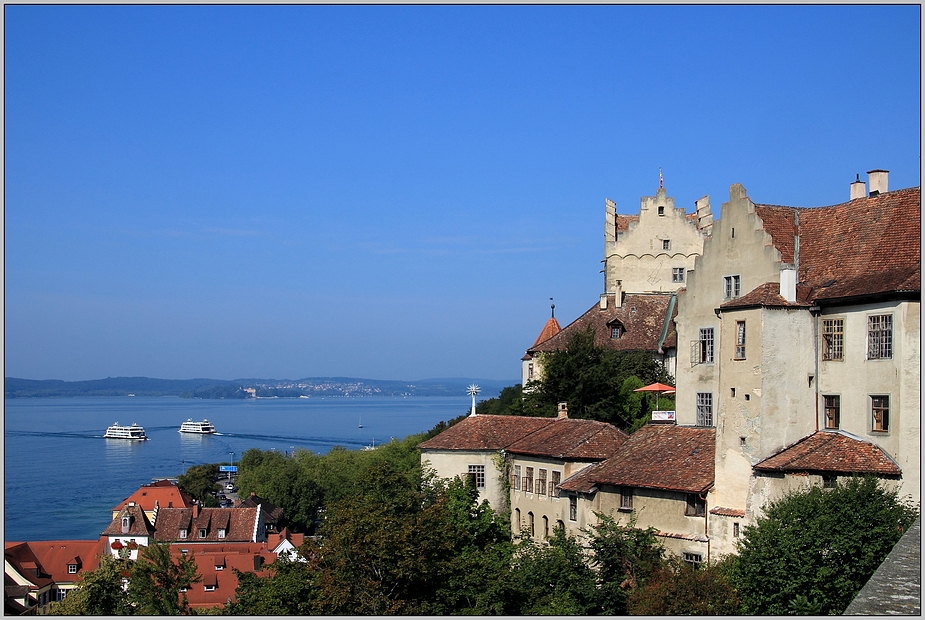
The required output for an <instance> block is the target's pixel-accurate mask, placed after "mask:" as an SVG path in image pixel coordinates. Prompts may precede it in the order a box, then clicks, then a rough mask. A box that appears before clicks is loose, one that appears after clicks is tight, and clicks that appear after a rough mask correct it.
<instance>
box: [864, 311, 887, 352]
mask: <svg viewBox="0 0 925 620" xmlns="http://www.w3.org/2000/svg"><path fill="white" fill-rule="evenodd" d="M891 357H893V315H892V314H878V315H876V316H869V317H867V359H869V360H884V359H890V358H891Z"/></svg>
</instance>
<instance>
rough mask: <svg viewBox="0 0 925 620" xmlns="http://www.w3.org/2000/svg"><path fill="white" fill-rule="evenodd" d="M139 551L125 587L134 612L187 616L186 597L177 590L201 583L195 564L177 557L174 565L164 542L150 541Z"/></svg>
mask: <svg viewBox="0 0 925 620" xmlns="http://www.w3.org/2000/svg"><path fill="white" fill-rule="evenodd" d="M140 549H141V552H140V553H139V554H138V559H137V560H136V561H135V562H134V564H133V565H132V569H131V577H130V578H129V584H128V595H129V599H130V600H131V601H132V603H134V604H135V605H136V606H137V609H138V611H139V612H140V613H141V614H143V615H155V616H176V615H180V614H186V613H189V606H188V603H187V598H186V594H185V593H184V592H182V591H181V590H184V589H188V588H189V587H190V586H192V585H193V584H194V583H197V582H199V581H201V580H202V577H200V575H199V574H198V572H197V570H196V562H195V561H193V560H192V559H190V558H188V557H187V556H186V554H180V556H179V558H177V560H176V561H174V559H173V557H172V555H171V553H170V543H166V542H158V541H154V540H152V541H151V542H150V544H149V545H148V546H147V547H141V548H140Z"/></svg>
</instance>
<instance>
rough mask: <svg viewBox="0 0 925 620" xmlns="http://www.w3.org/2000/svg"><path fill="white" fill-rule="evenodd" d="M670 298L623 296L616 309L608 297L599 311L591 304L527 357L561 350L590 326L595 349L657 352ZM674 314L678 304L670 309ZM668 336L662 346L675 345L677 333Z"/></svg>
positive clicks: (671, 331) (597, 307)
mask: <svg viewBox="0 0 925 620" xmlns="http://www.w3.org/2000/svg"><path fill="white" fill-rule="evenodd" d="M671 297H672V293H647V294H637V293H626V294H625V295H624V296H623V303H622V305H621V306H620V307H617V304H616V296H615V295H607V308H606V309H605V310H601V309H600V304H599V303H598V304H594V305H593V306H592V307H591V308H590V309H589V310H588V311H587V312H585V313H584V314H582V315H581V316H580V317H578V318H577V319H575V320H574V321H572V322H571V323H569V324H568V325H567V326H566V327H565V328H564V329H563V330H562V331H560V332H559V333H558V334H556V335H555V336H553V337H552V338H549V339H548V340H545V341H543V342H542V343H540V344H538V345H534V346H533V347H532V348H531V349H529V350H528V351H527V354H528V355H533V354H535V353H538V352H548V351H560V350H564V349H566V348H567V347H568V343H569V340H570V339H571V338H572V336H573V335H574V334H575V333H577V332H581V331H584V330H585V329H587V328H589V327H591V328H593V329H594V344H595V345H596V346H599V347H605V348H608V349H614V350H617V351H658V348H659V340H660V338H661V336H662V328H663V326H664V324H665V315H666V314H667V313H668V309H669V306H670V305H671V304H670V302H671ZM675 312H677V304H675V307H674V309H673V313H675ZM612 327H620V328H621V329H620V337H619V338H611V337H610V335H611V328H612ZM667 336H668V337H667V338H666V339H665V342H664V343H663V345H664V346H674V344H675V342H676V340H677V333H676V332H675V331H674V328H673V327H671V329H670V331H669V333H668V334H667Z"/></svg>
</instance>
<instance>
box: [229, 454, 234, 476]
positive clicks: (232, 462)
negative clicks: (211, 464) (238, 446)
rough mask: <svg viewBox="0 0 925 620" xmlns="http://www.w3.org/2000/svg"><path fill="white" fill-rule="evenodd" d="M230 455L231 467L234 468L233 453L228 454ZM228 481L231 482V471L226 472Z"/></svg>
mask: <svg viewBox="0 0 925 620" xmlns="http://www.w3.org/2000/svg"><path fill="white" fill-rule="evenodd" d="M228 454H230V455H231V466H232V467H234V452H229V453H228ZM228 479H229V480H231V470H230V469H229V470H228Z"/></svg>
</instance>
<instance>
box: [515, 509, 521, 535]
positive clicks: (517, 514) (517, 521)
mask: <svg viewBox="0 0 925 620" xmlns="http://www.w3.org/2000/svg"><path fill="white" fill-rule="evenodd" d="M514 528H515V529H516V531H517V532H518V533H519V532H520V530H521V523H520V508H515V509H514Z"/></svg>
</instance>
